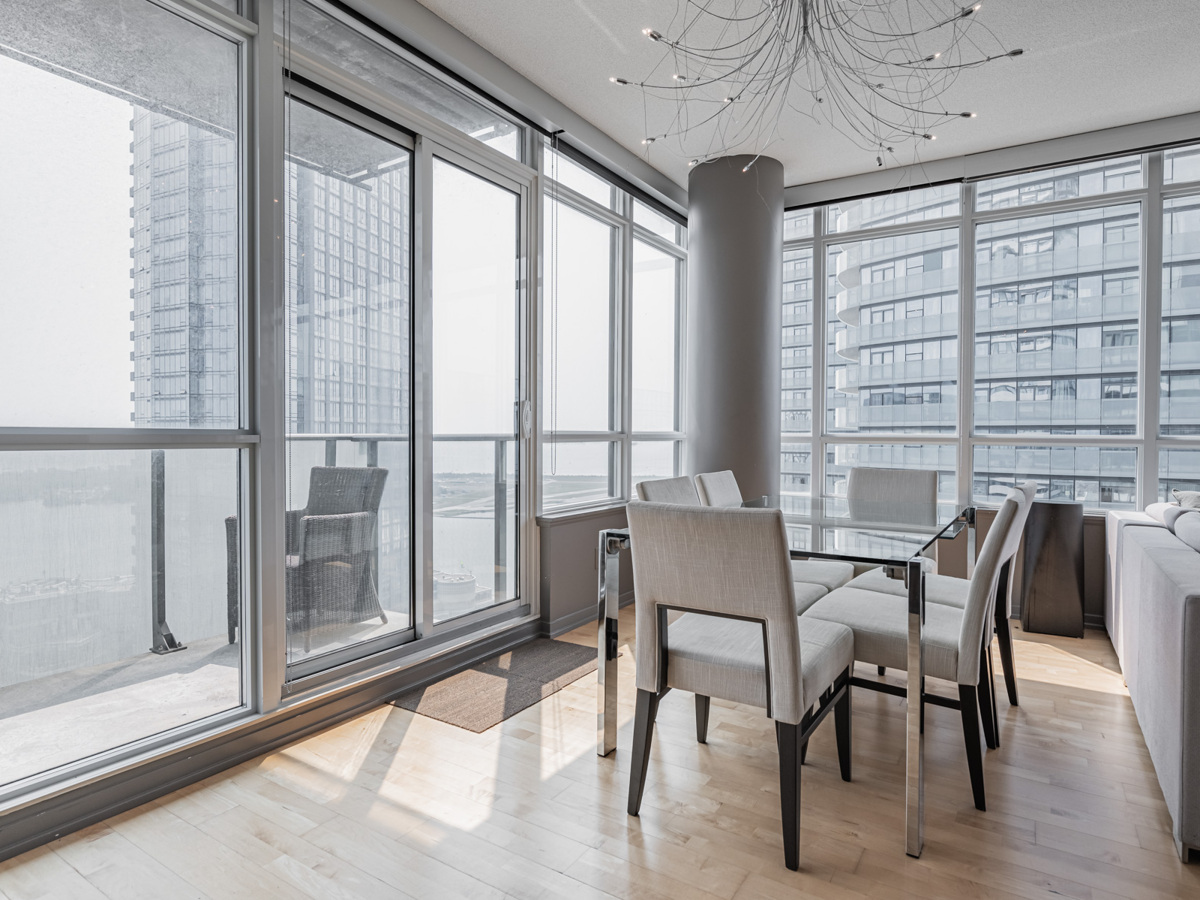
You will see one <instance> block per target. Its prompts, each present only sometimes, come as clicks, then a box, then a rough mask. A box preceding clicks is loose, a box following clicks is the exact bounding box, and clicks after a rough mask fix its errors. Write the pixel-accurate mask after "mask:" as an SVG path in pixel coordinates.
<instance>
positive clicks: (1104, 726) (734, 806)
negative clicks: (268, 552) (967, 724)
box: [0, 610, 1200, 900]
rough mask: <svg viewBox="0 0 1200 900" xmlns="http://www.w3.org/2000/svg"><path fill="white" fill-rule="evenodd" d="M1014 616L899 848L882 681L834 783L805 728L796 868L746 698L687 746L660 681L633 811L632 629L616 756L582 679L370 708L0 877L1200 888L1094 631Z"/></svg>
mask: <svg viewBox="0 0 1200 900" xmlns="http://www.w3.org/2000/svg"><path fill="white" fill-rule="evenodd" d="M629 613H630V611H629V610H627V611H625V612H623V613H622V618H623V621H622V628H623V635H625V636H629V635H631V634H632V631H633V621H632V617H631V616H630V615H629ZM593 636H594V630H593V629H592V628H590V627H589V628H584V629H580V630H579V631H577V632H574V633H573V634H572V635H570V636H569V638H570V639H572V640H576V641H579V642H583V643H590V642H591V641H592V640H593ZM1016 637H1017V644H1016V651H1017V671H1018V675H1019V677H1020V679H1021V683H1020V689H1021V707H1020V708H1019V709H1016V708H1010V707H1009V706H1008V703H1007V700H1006V699H1004V697H1003V691H1002V690H1001V692H1000V700H999V702H1000V715H1001V747H1000V749H999V750H994V751H990V752H988V753H987V756H986V759H985V774H986V778H987V802H988V811H987V812H986V813H981V812H977V811H976V810H975V809H974V807H973V804H972V800H971V790H970V784H969V781H968V778H967V768H966V761H965V755H964V751H963V744H962V736H961V735H962V732H961V725H960V722H959V714H958V713H957V712H956V711H954V710H949V709H939V708H937V707H929V708H928V709H927V713H926V716H927V727H926V747H927V753H926V772H927V776H926V800H925V803H926V807H925V816H926V820H925V821H926V843H925V852H924V855H923V856H922V857H921V859H919V860H914V859H909V858H908V857H906V856H905V855H904V834H903V822H904V793H903V774H904V765H903V754H904V742H903V734H904V708H903V701H902V700H901V699H900V698H897V697H890V696H887V695H883V694H877V693H873V692H869V691H864V690H858V691H856V692H855V693H854V700H853V724H854V781H853V783H851V784H845V783H843V782H842V781H841V780H840V778H839V776H838V766H837V756H836V753H835V747H834V729H833V727H832V723H829V726H828V727H824V728H821V729H820V730H819V731H818V733H817V735H816V736H815V737H814V739H813V744H812V746H811V748H810V751H809V754H808V764H807V765H806V766H805V767H804V775H803V782H802V797H803V815H802V819H801V861H800V865H801V869H800V871H799V872H789V871H788V870H787V869H785V868H784V865H783V851H782V838H781V834H780V819H779V793H778V791H779V787H778V770H777V759H776V752H775V740H774V729H773V727H772V725H771V723H770V722H769V721H768V720H767V719H766V718H765V717H764V716H763V714H762V713H761V712H760V711H758V710H755V709H752V708H749V707H741V706H735V705H732V704H727V703H721V702H718V701H713V704H712V712H711V718H710V723H709V734H708V743H707V744H706V745H700V744H697V743H696V734H695V725H694V719H693V716H694V706H693V703H692V697H691V695H689V694H682V693H672V694H670V695H668V696H667V697H666V698H665V699H664V700H663V702H662V705H661V707H660V711H659V716H658V725H657V731H656V734H655V742H654V749H653V753H652V757H651V761H650V771H649V776H648V781H647V785H646V793H645V798H644V800H643V804H642V814H641V816H640V818H637V819H634V818H630V817H628V816H626V814H625V792H626V789H627V786H628V765H629V757H630V753H629V742H630V739H631V733H632V718H633V697H634V690H633V655H632V653H631V652H630V647H629V646H628V645H627V646H626V647H625V648H624V655H623V657H622V659H621V663H620V665H621V668H622V682H621V700H622V707H621V715H622V719H621V730H620V735H619V739H618V750H617V754H616V756H615V758H609V759H600V758H599V757H597V756H596V754H595V739H596V736H595V703H596V678H595V676H594V675H593V676H589V677H586V678H583V679H581V680H579V681H577V682H576V683H575V684H573V685H571V686H569V687H568V688H566V689H565V690H563V691H561V692H559V693H558V694H555V695H554V696H552V697H550V698H548V699H547V700H544V701H543V702H541V703H540V704H537V705H536V706H534V707H531V708H530V709H527V710H525V711H524V712H522V713H520V714H518V715H516V716H514V717H513V718H511V719H509V720H508V721H507V722H504V723H502V724H501V725H499V726H497V727H495V728H493V729H491V730H490V731H487V732H485V733H483V734H479V735H476V734H471V733H469V732H467V731H463V730H460V729H457V728H454V727H453V726H450V725H445V724H443V723H441V722H437V721H435V720H433V719H427V718H423V717H420V716H417V715H415V714H413V713H411V712H407V711H405V710H401V709H397V708H395V707H392V706H385V707H382V708H380V709H377V710H374V711H372V712H370V713H368V714H366V715H363V716H360V717H358V718H357V719H354V720H353V721H350V722H347V723H345V724H343V725H339V726H337V727H334V728H330V729H328V730H326V731H324V732H321V733H320V734H317V735H315V736H313V737H310V738H308V739H306V740H303V741H300V742H298V743H296V744H294V745H292V746H289V747H288V748H286V749H284V750H281V751H279V752H276V753H272V754H269V755H267V756H263V757H260V758H258V759H256V760H253V761H251V762H249V763H246V764H244V765H241V766H238V767H236V768H234V769H231V770H229V771H226V772H224V773H222V774H220V775H217V776H214V777H212V778H209V779H208V780H206V781H204V782H202V783H200V784H197V785H193V786H191V787H189V788H186V789H184V790H181V791H177V792H175V793H173V794H170V795H168V796H166V797H163V798H162V799H160V800H158V801H155V802H153V803H150V804H148V805H146V806H144V807H141V808H139V809H137V810H134V811H131V812H129V813H126V814H124V815H120V816H116V817H114V818H112V819H110V820H108V821H106V822H103V823H100V824H98V825H95V826H93V827H91V828H88V829H86V830H84V831H82V832H79V833H76V834H73V835H70V836H68V837H65V838H63V839H61V840H59V841H56V842H54V843H52V844H49V845H47V846H45V847H42V848H39V849H37V850H34V851H32V852H30V853H27V854H25V855H24V856H21V857H17V858H15V859H12V860H9V861H8V862H5V863H2V864H0V898H7V900H24V898H42V897H46V898H49V897H53V898H75V897H79V898H93V897H111V898H122V900H124V898H141V897H146V898H163V897H170V898H176V897H214V898H225V897H247V898H256V900H257V898H267V897H288V898H291V897H318V898H352V897H434V898H443V897H445V898H451V897H470V898H486V897H522V898H572V900H574V898H589V897H612V896H615V897H630V898H648V900H649V898H681V897H696V898H749V897H767V898H771V897H787V898H794V897H815V898H831V900H832V898H837V900H844V898H856V897H872V898H876V897H877V898H917V897H922V898H924V897H939V898H940V897H947V898H950V897H953V898H960V897H963V898H987V900H999V898H1035V897H1045V896H1066V897H1071V898H1076V900H1107V898H1118V897H1120V898H1129V897H1135V898H1139V900H1140V898H1146V900H1154V898H1167V897H1192V898H1195V897H1200V865H1193V866H1190V867H1189V866H1184V865H1182V864H1181V863H1180V861H1179V859H1178V857H1177V856H1176V855H1175V850H1174V846H1173V844H1172V841H1171V836H1170V820H1169V818H1168V816H1167V810H1166V805H1165V804H1164V802H1163V799H1162V794H1161V791H1160V790H1159V787H1158V782H1157V779H1156V778H1155V776H1154V770H1153V767H1152V766H1151V763H1150V758H1149V755H1148V753H1147V751H1146V746H1145V743H1144V741H1143V740H1142V735H1141V732H1140V731H1139V729H1138V725H1137V721H1136V719H1135V718H1134V714H1133V709H1132V707H1131V705H1130V702H1129V696H1128V693H1127V692H1126V691H1125V688H1124V686H1123V684H1122V681H1121V676H1120V673H1119V671H1118V670H1117V664H1116V658H1115V656H1114V654H1113V651H1112V647H1111V646H1110V644H1109V643H1108V640H1107V638H1106V637H1105V636H1104V635H1103V634H1102V633H1099V632H1093V631H1089V632H1088V634H1087V636H1086V637H1085V638H1084V639H1083V640H1073V639H1069V638H1053V637H1045V636H1040V635H1025V634H1022V633H1020V632H1019V631H1018V632H1017V634H1016ZM997 668H999V666H998V664H997ZM873 673H874V669H873V668H872V669H871V672H869V673H868V672H866V671H865V670H861V669H860V673H859V674H863V675H869V676H871V677H874V676H873ZM947 687H950V686H947ZM951 689H952V688H951Z"/></svg>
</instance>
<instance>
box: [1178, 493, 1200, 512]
mask: <svg viewBox="0 0 1200 900" xmlns="http://www.w3.org/2000/svg"><path fill="white" fill-rule="evenodd" d="M1171 493H1172V494H1174V495H1175V499H1176V500H1178V501H1179V505H1180V506H1182V507H1183V508H1184V509H1200V491H1179V490H1176V491H1171Z"/></svg>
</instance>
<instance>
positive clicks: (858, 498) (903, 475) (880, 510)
mask: <svg viewBox="0 0 1200 900" xmlns="http://www.w3.org/2000/svg"><path fill="white" fill-rule="evenodd" d="M937 478H938V476H937V472H930V471H924V470H921V469H878V468H874V467H870V466H856V467H855V468H852V469H851V470H850V475H849V477H848V478H847V481H846V499H847V500H848V501H849V505H850V518H851V519H858V520H860V521H865V522H878V523H881V524H883V523H889V524H893V523H894V524H904V525H935V524H937Z"/></svg>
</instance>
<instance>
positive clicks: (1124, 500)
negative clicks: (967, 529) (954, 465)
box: [972, 444, 1138, 509]
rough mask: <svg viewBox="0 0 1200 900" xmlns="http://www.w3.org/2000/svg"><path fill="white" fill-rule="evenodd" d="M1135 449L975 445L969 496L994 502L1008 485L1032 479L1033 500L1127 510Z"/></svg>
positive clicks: (1131, 501) (1132, 499)
mask: <svg viewBox="0 0 1200 900" xmlns="http://www.w3.org/2000/svg"><path fill="white" fill-rule="evenodd" d="M1137 453H1138V452H1137V448H1135V447H1088V446H1061V447H1045V446H1041V447H1039V446H1035V445H1030V446H1026V445H1020V446H1001V445H997V444H992V445H987V444H985V445H980V446H977V447H975V461H974V477H973V486H972V498H973V499H974V501H975V502H976V503H985V504H989V505H996V504H999V503H1000V501H1001V500H1003V499H1004V494H1005V492H1006V491H1008V490H1009V488H1012V487H1015V486H1016V485H1018V484H1020V483H1021V482H1023V481H1036V482H1037V485H1038V491H1037V496H1038V498H1039V499H1043V500H1046V499H1049V500H1069V501H1073V502H1078V503H1083V504H1084V506H1085V507H1086V508H1088V509H1132V508H1133V507H1134V504H1135V502H1136V498H1137V495H1136V492H1137Z"/></svg>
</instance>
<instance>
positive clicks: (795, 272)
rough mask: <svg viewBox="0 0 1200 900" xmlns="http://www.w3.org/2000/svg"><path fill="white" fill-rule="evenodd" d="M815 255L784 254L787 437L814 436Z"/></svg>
mask: <svg viewBox="0 0 1200 900" xmlns="http://www.w3.org/2000/svg"><path fill="white" fill-rule="evenodd" d="M812 262H813V251H812V248H811V247H806V248H804V249H802V250H786V251H784V254H783V372H782V376H781V380H780V388H781V390H782V392H783V398H782V405H781V412H782V416H783V420H782V431H783V433H784V434H809V433H811V432H812V347H813V332H812V317H813V308H812V305H813V273H812Z"/></svg>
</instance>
